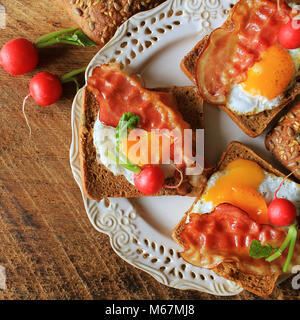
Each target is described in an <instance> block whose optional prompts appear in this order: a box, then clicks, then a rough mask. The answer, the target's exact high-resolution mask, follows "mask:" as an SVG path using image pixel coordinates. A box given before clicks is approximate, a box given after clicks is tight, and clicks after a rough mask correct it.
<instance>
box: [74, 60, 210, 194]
mask: <svg viewBox="0 0 300 320" xmlns="http://www.w3.org/2000/svg"><path fill="white" fill-rule="evenodd" d="M82 105H83V107H82V117H81V119H82V121H81V124H80V154H81V170H82V177H83V186H84V190H85V193H86V195H87V196H88V197H90V198H92V199H96V200H100V199H101V198H103V197H127V198H128V197H139V196H143V195H190V196H197V194H199V193H200V192H201V191H202V189H203V187H204V186H205V183H206V179H205V175H203V174H202V169H203V166H202V168H201V171H199V173H198V174H197V173H196V172H194V173H193V174H189V175H188V174H186V169H187V168H190V169H195V168H196V165H197V164H199V163H196V162H195V161H192V158H193V157H192V155H191V156H190V157H189V156H186V153H185V152H183V151H185V146H187V145H189V142H190V146H191V148H192V150H195V151H197V150H196V149H197V148H198V147H199V146H200V147H201V146H202V147H203V142H202V140H201V139H200V140H198V142H199V144H198V143H197V134H196V132H195V130H196V129H203V109H202V107H203V106H202V99H201V98H200V97H199V96H198V94H197V92H196V89H195V88H194V87H169V88H159V89H157V90H154V89H152V90H148V89H145V88H144V83H143V81H142V79H141V77H140V76H137V75H129V74H127V73H125V72H124V71H122V70H121V68H120V65H118V64H115V63H111V64H106V65H101V66H99V67H96V68H95V69H94V70H93V74H92V76H91V77H90V78H89V79H88V83H87V86H86V87H85V89H84V96H83V103H82ZM155 130H158V131H159V130H160V132H158V133H157V134H156V133H155V132H154V131H155ZM161 131H163V134H162V135H161ZM186 131H189V132H191V133H192V134H191V136H190V138H187V139H186V136H185V132H186ZM170 132H171V133H172V134H174V135H173V136H172V134H170ZM136 133H139V134H142V133H143V137H141V136H139V135H136ZM135 135H136V136H135ZM180 137H181V138H182V137H184V138H183V139H182V140H180ZM164 138H169V146H168V144H166V145H167V147H165V144H164V141H165V140H164ZM188 140H190V141H189V142H188ZM154 141H156V142H157V145H156V147H155V145H154ZM178 142H179V145H181V147H180V146H179V149H178V148H176V146H178ZM146 144H147V147H146V150H145V145H146ZM197 144H198V147H197ZM183 149H184V150H183ZM142 150H144V151H146V152H143V151H142ZM175 150H176V151H175ZM178 150H179V151H178ZM175 153H176V155H177V156H178V155H182V157H181V160H180V156H179V157H176V159H177V160H178V159H179V160H180V161H177V160H176V161H175V160H174V159H175ZM191 153H192V154H194V153H193V152H191ZM198 153H199V154H201V150H200V152H199V150H198ZM145 154H146V156H144V155H145ZM165 156H166V159H167V158H169V160H170V161H169V162H168V159H167V161H163V159H164V157H165ZM202 156H203V154H202ZM195 173H196V174H195Z"/></svg>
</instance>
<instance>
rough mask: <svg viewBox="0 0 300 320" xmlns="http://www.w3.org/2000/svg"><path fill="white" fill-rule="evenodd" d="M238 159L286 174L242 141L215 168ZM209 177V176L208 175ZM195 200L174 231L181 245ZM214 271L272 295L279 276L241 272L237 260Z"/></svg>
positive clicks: (235, 143) (258, 292) (254, 289)
mask: <svg viewBox="0 0 300 320" xmlns="http://www.w3.org/2000/svg"><path fill="white" fill-rule="evenodd" d="M236 159H246V160H251V161H255V162H256V163H258V164H259V165H260V166H261V167H262V168H263V169H264V170H266V171H268V172H270V173H273V174H275V175H277V176H280V177H284V175H283V174H282V173H281V172H280V171H278V170H277V169H275V168H274V167H273V166H272V165H270V164H269V163H268V162H267V161H265V160H264V159H262V158H261V157H260V156H259V155H257V154H256V153H255V152H254V151H252V150H251V149H250V148H248V147H247V146H245V145H243V144H242V143H240V142H235V141H234V142H231V143H230V144H229V146H228V147H227V148H226V150H225V151H224V153H223V154H222V156H221V159H220V161H219V162H218V164H217V166H216V167H215V169H214V172H217V171H220V170H223V169H224V168H225V167H226V166H227V164H228V163H230V162H231V161H233V160H236ZM208 178H209V177H208ZM197 201H198V200H197V199H196V200H195V202H194V204H193V205H192V207H191V208H190V209H189V211H188V212H186V214H185V216H184V217H183V218H182V219H181V221H180V222H179V223H178V225H177V226H176V228H175V229H174V231H173V239H174V240H175V241H176V242H177V243H178V244H179V245H180V246H181V247H184V244H183V241H182V239H181V237H180V234H181V231H182V229H183V228H184V225H185V223H186V219H187V217H188V214H190V213H192V212H193V207H194V205H195V204H196V203H197ZM213 271H214V272H215V273H216V274H218V275H219V276H221V277H224V278H226V279H228V280H232V281H235V282H237V283H238V284H239V285H240V286H241V287H243V288H244V289H246V290H248V291H250V292H253V293H255V294H256V295H259V296H267V295H270V294H271V293H272V291H273V288H274V285H275V282H276V280H277V278H278V275H275V274H274V275H271V276H264V275H257V274H251V273H244V272H241V271H240V270H239V268H238V265H237V264H236V263H235V262H223V263H221V264H219V265H218V266H217V267H216V268H214V269H213Z"/></svg>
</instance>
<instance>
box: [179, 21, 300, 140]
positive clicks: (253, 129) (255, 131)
mask: <svg viewBox="0 0 300 320" xmlns="http://www.w3.org/2000/svg"><path fill="white" fill-rule="evenodd" d="M231 23H232V22H231V17H230V15H229V17H228V19H227V21H226V22H225V23H224V27H225V28H226V27H227V26H228V27H229V25H230V24H231ZM208 39H209V37H208V36H206V37H205V38H203V39H202V40H201V41H200V42H198V43H197V45H196V46H195V47H194V48H193V49H192V50H191V51H190V52H189V53H188V54H187V55H186V56H185V57H184V58H183V60H182V61H181V69H182V71H183V72H184V73H185V75H186V76H187V77H188V78H189V79H190V80H191V81H193V82H194V83H196V81H195V67H196V62H197V59H198V57H199V55H200V54H201V52H202V51H203V50H204V49H205V47H206V45H207V41H208ZM298 94H300V82H299V79H297V82H296V83H295V85H294V86H292V88H291V89H290V90H288V91H287V92H286V93H285V96H284V98H283V100H282V102H281V105H280V106H278V107H276V108H274V109H272V110H266V111H263V112H260V113H258V114H256V115H239V114H238V113H236V112H234V111H232V110H230V109H229V108H227V107H226V106H220V108H221V109H222V110H224V111H225V112H226V113H227V114H228V115H229V117H230V118H231V119H232V120H233V121H234V122H235V123H236V124H237V125H238V126H239V127H240V128H241V129H242V130H243V131H244V132H245V133H246V134H247V135H248V136H250V137H252V138H255V137H257V136H259V135H261V134H262V133H263V131H264V130H265V129H266V128H267V126H268V125H269V124H270V123H271V122H272V120H273V119H274V118H276V116H277V115H278V114H279V113H280V112H281V111H282V110H283V109H284V108H285V107H286V106H287V105H288V104H289V103H291V102H292V101H293V100H294V99H295V98H296V96H297V95H298Z"/></svg>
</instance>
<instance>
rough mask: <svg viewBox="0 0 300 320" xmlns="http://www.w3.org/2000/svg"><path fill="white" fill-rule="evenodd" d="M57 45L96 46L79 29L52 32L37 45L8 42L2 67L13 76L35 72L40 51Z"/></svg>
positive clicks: (0, 56) (0, 61)
mask: <svg viewBox="0 0 300 320" xmlns="http://www.w3.org/2000/svg"><path fill="white" fill-rule="evenodd" d="M55 43H66V44H70V45H76V46H82V47H90V46H95V45H96V44H95V43H94V42H93V41H92V40H91V39H89V38H88V37H87V36H86V35H85V34H84V33H83V32H82V31H81V30H78V28H69V29H65V30H61V31H56V32H52V33H50V34H47V35H45V36H42V37H40V38H39V39H37V41H36V42H35V43H32V42H30V41H29V40H27V39H24V38H18V39H14V40H11V41H9V42H7V43H6V44H5V45H4V46H3V47H2V49H1V51H0V65H1V66H2V67H3V69H4V70H5V71H6V72H8V73H9V74H11V75H14V76H16V75H21V74H25V73H27V72H30V71H31V70H33V69H34V68H35V67H36V66H37V64H38V62H39V55H38V49H39V48H45V47H48V46H51V45H53V44H55Z"/></svg>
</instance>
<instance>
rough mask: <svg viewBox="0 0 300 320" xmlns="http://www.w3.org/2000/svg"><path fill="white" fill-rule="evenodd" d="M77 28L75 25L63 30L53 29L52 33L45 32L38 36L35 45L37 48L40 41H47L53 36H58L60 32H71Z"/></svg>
mask: <svg viewBox="0 0 300 320" xmlns="http://www.w3.org/2000/svg"><path fill="white" fill-rule="evenodd" d="M76 30H78V28H77V27H73V28H69V29H64V30H60V31H55V32H52V33H49V34H46V35H44V36H41V37H40V38H38V39H37V40H36V42H35V45H36V46H37V47H38V48H39V44H40V43H42V42H46V41H49V40H50V39H53V38H55V37H58V36H60V35H62V34H65V33H69V32H73V31H76Z"/></svg>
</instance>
